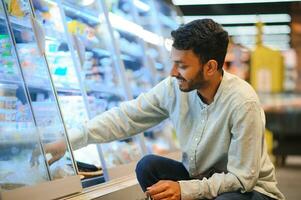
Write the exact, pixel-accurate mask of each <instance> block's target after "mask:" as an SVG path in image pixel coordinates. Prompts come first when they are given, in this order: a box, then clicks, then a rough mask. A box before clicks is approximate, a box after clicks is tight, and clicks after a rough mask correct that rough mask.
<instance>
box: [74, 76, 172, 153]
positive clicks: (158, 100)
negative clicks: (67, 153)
mask: <svg viewBox="0 0 301 200" xmlns="http://www.w3.org/2000/svg"><path fill="white" fill-rule="evenodd" d="M169 86H170V79H169V78H167V79H165V80H163V81H162V82H160V83H159V84H158V85H157V86H155V87H154V88H152V89H151V90H150V91H149V92H147V93H143V94H141V95H139V96H138V97H137V98H136V99H134V100H131V101H127V102H123V103H121V104H120V106H119V107H115V108H112V109H110V110H108V111H106V112H104V113H102V114H100V115H98V116H96V117H95V118H93V119H92V120H90V121H88V122H87V123H86V124H83V125H82V126H80V128H77V129H73V130H72V131H71V132H70V133H69V137H70V141H71V144H72V147H73V149H79V148H81V147H84V146H86V145H87V144H91V143H103V142H110V141H113V140H117V139H123V138H127V137H130V136H132V135H134V134H137V133H140V132H142V131H144V130H146V129H148V128H150V127H153V126H155V125H156V124H158V123H160V122H161V121H163V120H164V119H166V118H167V117H168V111H167V109H165V107H166V106H165V105H167V104H168V102H166V97H167V96H168V93H169V88H170V87H169Z"/></svg>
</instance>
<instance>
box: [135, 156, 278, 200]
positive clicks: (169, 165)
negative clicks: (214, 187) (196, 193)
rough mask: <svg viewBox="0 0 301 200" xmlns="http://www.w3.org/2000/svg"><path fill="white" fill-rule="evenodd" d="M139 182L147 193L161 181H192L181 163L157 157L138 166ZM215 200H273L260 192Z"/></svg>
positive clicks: (219, 197)
mask: <svg viewBox="0 0 301 200" xmlns="http://www.w3.org/2000/svg"><path fill="white" fill-rule="evenodd" d="M136 175H137V179H138V182H139V184H140V186H141V188H142V190H143V191H144V192H145V191H146V188H147V187H149V186H152V185H153V184H155V183H157V182H158V181H160V180H173V181H179V180H190V179H191V178H190V176H189V173H188V171H187V170H186V168H185V167H184V165H183V164H182V163H181V162H178V161H175V160H172V159H169V158H164V157H161V156H157V155H147V156H144V157H143V158H142V159H141V160H140V161H139V162H138V164H137V166H136ZM215 200H273V199H272V198H270V197H268V196H265V195H263V194H261V193H259V192H256V191H253V192H247V193H243V194H242V193H240V192H227V193H223V194H220V195H219V196H218V197H216V198H215Z"/></svg>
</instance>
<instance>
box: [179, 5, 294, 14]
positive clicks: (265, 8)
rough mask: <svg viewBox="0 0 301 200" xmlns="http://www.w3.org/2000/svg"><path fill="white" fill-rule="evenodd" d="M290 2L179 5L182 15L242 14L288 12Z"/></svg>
mask: <svg viewBox="0 0 301 200" xmlns="http://www.w3.org/2000/svg"><path fill="white" fill-rule="evenodd" d="M291 4H292V2H277V3H248V4H246V3H244V4H217V5H183V6H179V8H180V9H181V11H182V12H183V15H242V14H275V13H289V12H290V6H291Z"/></svg>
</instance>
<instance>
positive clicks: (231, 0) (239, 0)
mask: <svg viewBox="0 0 301 200" xmlns="http://www.w3.org/2000/svg"><path fill="white" fill-rule="evenodd" d="M291 1H299V0H215V1H208V0H172V3H173V4H174V5H181V6H183V5H210V4H243V3H272V2H291Z"/></svg>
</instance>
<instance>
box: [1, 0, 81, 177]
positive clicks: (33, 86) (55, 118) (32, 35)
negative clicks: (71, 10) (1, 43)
mask: <svg viewBox="0 0 301 200" xmlns="http://www.w3.org/2000/svg"><path fill="white" fill-rule="evenodd" d="M4 5H5V8H6V14H7V17H8V18H7V19H8V23H9V26H10V34H11V39H12V41H13V44H14V49H15V50H16V56H17V58H18V60H17V63H18V66H20V73H21V74H22V78H24V85H25V91H26V95H27V96H24V95H20V96H18V95H19V94H18V92H19V90H18V89H17V97H18V98H20V102H21V103H22V104H20V106H23V107H21V108H20V109H21V110H20V111H18V112H17V113H22V112H25V113H26V114H27V115H28V112H29V111H28V109H29V110H30V109H31V110H32V114H33V117H34V121H35V124H36V126H37V129H38V132H39V137H38V138H39V140H40V141H41V144H42V146H43V149H45V148H46V147H47V146H48V145H47V144H49V143H53V142H56V141H61V144H62V145H61V147H62V148H63V149H66V153H65V154H63V155H64V156H63V157H62V158H61V159H60V160H59V161H58V162H55V163H54V164H52V165H50V166H49V176H50V178H51V179H56V178H62V177H65V176H69V175H74V174H75V168H74V163H73V157H72V154H71V151H70V149H69V146H68V145H67V138H66V132H65V127H64V125H63V122H62V118H61V113H60V110H59V107H58V104H57V99H56V95H55V93H54V90H53V84H52V80H51V77H50V76H49V71H48V67H47V63H46V62H45V58H44V56H43V49H42V47H43V37H40V40H41V41H39V43H38V42H37V39H36V38H37V37H39V36H38V34H40V32H37V27H35V26H34V25H33V24H34V23H35V22H34V21H33V20H32V19H33V18H32V15H31V10H30V8H31V6H30V3H29V2H28V1H19V0H12V1H7V3H5V4H4ZM17 80H20V81H21V80H22V79H20V78H18V79H17ZM26 97H27V98H28V100H29V103H27V102H28V100H26ZM26 119H27V118H26ZM26 138H27V139H32V138H33V137H31V136H28V137H26ZM45 145H46V146H45ZM38 148H39V147H38V146H36V147H35V149H38ZM45 153H46V154H45V155H44V154H41V153H40V152H37V150H34V151H33V152H32V158H31V159H29V160H28V159H27V160H26V162H25V163H27V164H28V162H29V161H30V162H31V164H32V166H33V168H32V169H34V167H36V168H39V167H40V166H41V163H42V164H43V163H44V161H45V159H46V160H47V161H49V162H52V160H53V159H55V155H53V154H49V153H48V152H45ZM19 168H20V167H19ZM37 177H38V176H37Z"/></svg>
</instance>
